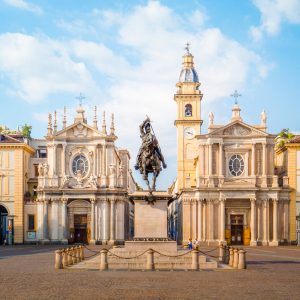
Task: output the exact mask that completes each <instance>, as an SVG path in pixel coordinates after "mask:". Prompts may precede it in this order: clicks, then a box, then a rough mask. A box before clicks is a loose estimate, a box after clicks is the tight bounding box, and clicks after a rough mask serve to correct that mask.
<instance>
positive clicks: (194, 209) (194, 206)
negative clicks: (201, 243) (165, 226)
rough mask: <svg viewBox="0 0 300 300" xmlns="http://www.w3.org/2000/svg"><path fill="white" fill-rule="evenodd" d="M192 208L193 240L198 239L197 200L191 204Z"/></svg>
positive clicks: (193, 200)
mask: <svg viewBox="0 0 300 300" xmlns="http://www.w3.org/2000/svg"><path fill="white" fill-rule="evenodd" d="M191 208H192V211H191V213H192V219H191V226H192V236H191V238H192V240H194V239H196V238H197V202H196V200H195V199H192V203H191Z"/></svg>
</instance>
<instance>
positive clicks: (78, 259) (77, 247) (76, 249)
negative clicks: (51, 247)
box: [75, 246, 80, 263]
mask: <svg viewBox="0 0 300 300" xmlns="http://www.w3.org/2000/svg"><path fill="white" fill-rule="evenodd" d="M75 257H76V263H79V262H80V258H79V246H76V247H75Z"/></svg>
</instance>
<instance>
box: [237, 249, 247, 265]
mask: <svg viewBox="0 0 300 300" xmlns="http://www.w3.org/2000/svg"><path fill="white" fill-rule="evenodd" d="M238 269H239V270H242V269H247V265H246V251H244V250H243V249H241V250H240V251H239V263H238Z"/></svg>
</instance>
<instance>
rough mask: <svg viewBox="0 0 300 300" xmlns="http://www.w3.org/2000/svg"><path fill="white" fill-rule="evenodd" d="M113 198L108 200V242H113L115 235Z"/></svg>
mask: <svg viewBox="0 0 300 300" xmlns="http://www.w3.org/2000/svg"><path fill="white" fill-rule="evenodd" d="M115 202H116V201H115V200H114V199H111V200H110V243H111V244H114V242H115V239H116V235H115V232H116V230H115V224H116V222H115Z"/></svg>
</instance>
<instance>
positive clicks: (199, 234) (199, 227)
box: [197, 199, 203, 242]
mask: <svg viewBox="0 0 300 300" xmlns="http://www.w3.org/2000/svg"><path fill="white" fill-rule="evenodd" d="M202 213H203V212H202V199H200V200H198V237H197V238H198V241H199V242H200V241H202Z"/></svg>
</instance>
